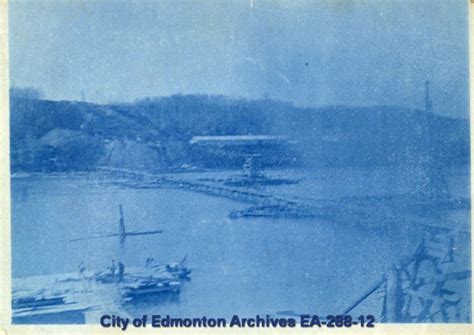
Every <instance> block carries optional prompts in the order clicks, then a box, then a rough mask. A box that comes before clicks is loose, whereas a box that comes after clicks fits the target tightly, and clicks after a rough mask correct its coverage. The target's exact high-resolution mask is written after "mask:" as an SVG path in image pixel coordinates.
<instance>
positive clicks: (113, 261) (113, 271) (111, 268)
mask: <svg viewBox="0 0 474 335" xmlns="http://www.w3.org/2000/svg"><path fill="white" fill-rule="evenodd" d="M115 270H117V268H116V267H115V260H114V259H112V266H111V267H110V274H111V275H112V278H115Z"/></svg>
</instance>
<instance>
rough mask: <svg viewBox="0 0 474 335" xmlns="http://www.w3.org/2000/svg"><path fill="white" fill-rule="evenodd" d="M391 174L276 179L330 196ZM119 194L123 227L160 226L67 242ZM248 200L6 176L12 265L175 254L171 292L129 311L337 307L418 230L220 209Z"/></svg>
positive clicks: (30, 267) (31, 267) (48, 267)
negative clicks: (180, 276) (177, 280)
mask: <svg viewBox="0 0 474 335" xmlns="http://www.w3.org/2000/svg"><path fill="white" fill-rule="evenodd" d="M326 172H327V171H326ZM196 175H199V174H196ZM304 175H305V176H308V174H307V173H305V174H304ZM315 175H316V174H315ZM380 175H383V176H385V177H384V178H382V179H381V177H380ZM453 175H454V176H455V177H453V178H452V180H455V179H456V178H458V179H457V180H455V181H454V182H452V185H455V186H452V188H453V189H456V191H455V192H456V193H460V194H461V195H466V194H468V193H467V192H468V187H467V186H466V185H467V180H468V179H467V178H468V177H467V175H462V174H459V173H454V174H453ZM188 177H189V176H188ZM344 178H346V180H344ZM374 178H378V179H377V180H375V181H374ZM397 178H399V176H398V177H396V176H395V177H394V175H393V174H392V173H386V171H385V172H383V173H382V172H380V171H378V172H377V171H375V170H371V171H368V170H360V171H358V170H351V171H347V170H344V171H339V172H337V171H333V173H329V174H327V175H326V176H325V177H324V178H313V179H312V178H307V180H306V181H305V180H303V181H301V183H302V184H304V183H306V184H307V185H309V186H308V188H307V191H303V189H302V190H301V191H298V190H296V189H295V188H294V187H293V188H291V187H290V186H287V187H286V189H285V188H282V189H281V190H284V191H282V193H286V192H288V193H291V192H293V193H295V192H300V193H301V194H299V195H300V196H301V197H308V196H310V195H311V192H313V193H317V194H318V197H319V198H325V197H330V198H333V199H337V198H338V197H337V196H335V194H336V195H337V194H339V195H341V194H345V195H348V194H349V195H350V194H352V195H357V193H358V192H359V193H364V194H365V193H370V192H375V193H377V192H380V193H383V192H392V193H393V192H401V193H402V192H405V191H407V190H406V189H404V187H400V183H397V180H398V179H397ZM388 180H391V181H388ZM384 183H385V184H384ZM409 184H410V183H406V182H404V183H402V185H409ZM317 185H319V186H317ZM371 185H372V186H371ZM456 185H457V186H456ZM274 187H278V186H274ZM318 187H319V189H318ZM394 187H398V189H397V190H395V188H394ZM375 188H377V190H375ZM405 188H406V187H405ZM387 190H388V191H387ZM453 192H454V191H453ZM277 193H278V192H277ZM282 195H284V194H282ZM119 204H122V205H123V208H124V215H125V223H126V226H127V229H128V230H151V229H163V230H164V232H163V234H158V235H149V236H136V237H127V239H126V241H125V243H124V244H123V245H121V244H120V243H119V240H118V238H102V239H90V240H81V241H76V242H71V241H70V239H75V238H80V237H87V236H92V235H96V234H98V233H116V232H117V231H118V218H119V214H118V205H119ZM248 206H249V204H245V203H241V202H237V201H234V200H229V199H224V198H219V197H212V196H209V195H205V194H200V193H193V192H187V191H184V190H179V189H132V188H121V187H116V186H110V185H109V186H106V185H104V184H103V183H102V182H101V179H100V178H99V177H98V176H94V175H82V176H81V175H63V176H47V175H36V176H29V177H22V178H13V179H12V272H13V276H14V277H24V276H33V275H42V274H53V273H63V272H77V271H78V265H79V263H80V262H84V264H85V265H86V268H87V269H89V270H103V269H105V268H107V267H108V266H110V263H111V260H112V259H115V260H122V262H123V263H124V264H125V266H126V267H127V266H143V265H144V264H145V261H146V259H147V258H149V257H153V258H154V259H155V260H156V261H158V262H159V263H169V262H174V261H179V260H181V259H182V258H183V257H184V256H185V255H187V258H188V265H189V266H190V267H191V268H192V269H193V272H192V274H191V278H192V279H191V280H190V281H189V282H187V283H185V285H184V288H183V290H182V292H181V294H180V297H179V300H176V301H168V302H164V303H158V302H157V303H147V304H143V305H138V306H135V307H133V308H131V309H130V311H129V312H130V313H132V314H137V315H141V314H143V313H153V314H160V313H161V314H170V315H173V316H186V317H199V316H203V315H206V316H212V317H220V316H223V317H228V316H230V315H233V314H239V315H241V316H252V315H255V314H272V313H276V312H278V311H296V312H301V313H302V312H308V313H320V314H324V313H327V314H337V313H340V312H342V311H343V310H344V309H345V308H346V307H348V306H349V305H350V304H351V303H352V302H354V300H356V299H357V298H358V297H359V296H360V295H361V294H362V293H363V291H365V290H366V289H367V288H368V287H369V286H370V285H371V284H372V283H373V282H375V281H377V280H378V279H379V278H381V276H382V275H383V274H384V272H385V271H387V269H389V268H390V267H391V266H393V264H394V263H395V262H396V261H397V259H399V257H401V256H403V255H406V254H409V253H410V252H412V251H413V249H414V248H415V246H416V244H417V243H418V241H419V236H418V235H417V232H416V227H413V228H410V227H406V226H402V225H401V226H399V227H398V226H395V227H391V229H388V230H377V229H361V228H360V227H358V226H357V225H347V224H343V223H337V222H336V223H334V222H332V223H330V222H325V221H323V220H320V219H315V218H306V219H268V218H248V219H238V220H231V219H229V217H228V214H229V212H230V211H232V210H239V209H244V208H246V207H248ZM465 217H468V216H465Z"/></svg>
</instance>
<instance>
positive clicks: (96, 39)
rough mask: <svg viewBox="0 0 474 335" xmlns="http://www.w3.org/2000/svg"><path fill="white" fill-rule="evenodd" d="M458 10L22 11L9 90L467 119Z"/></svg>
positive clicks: (463, 29)
mask: <svg viewBox="0 0 474 335" xmlns="http://www.w3.org/2000/svg"><path fill="white" fill-rule="evenodd" d="M467 3H468V1H467V0H466V1H464V0H456V1H455V0H428V1H423V0H416V1H415V0H412V1H408V0H399V1H392V0H385V1H384V0H373V1H368V0H367V1H362V0H353V1H351V0H319V1H318V0H315V1H303V0H300V1H298V0H296V1H295V0H293V1H291V0H271V1H270V0H268V1H260V0H239V1H231V0H198V1H181V0H175V1H171V0H170V1H159V2H152V1H140V2H138V1H85V0H84V1H80V0H68V1H65V0H60V1H51V0H49V1H41V2H34V1H18V0H11V1H10V3H9V36H10V41H9V47H10V80H11V83H10V85H11V86H14V87H34V88H38V89H40V90H41V91H42V92H43V95H44V97H45V98H47V99H52V100H81V99H85V100H86V101H91V102H98V103H106V102H127V101H134V100H136V99H140V98H144V97H155V96H168V95H172V94H209V95H214V94H219V95H226V96H230V97H242V98H250V99H255V98H271V99H277V100H282V101H289V102H291V103H293V104H295V105H297V106H305V107H322V106H332V105H346V106H375V105H389V106H403V107H408V108H420V109H421V108H423V106H424V82H425V81H426V80H430V82H431V89H432V92H431V95H432V101H433V110H434V111H435V112H436V113H438V114H442V115H450V116H453V117H467V115H468V44H467V41H468V22H467V19H468V16H467Z"/></svg>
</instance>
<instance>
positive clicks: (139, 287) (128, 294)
mask: <svg viewBox="0 0 474 335" xmlns="http://www.w3.org/2000/svg"><path fill="white" fill-rule="evenodd" d="M180 290H181V283H180V282H179V281H174V280H173V281H163V280H160V281H156V280H153V279H152V280H141V281H138V282H136V283H131V284H126V285H123V286H122V287H121V292H122V298H123V299H124V301H130V300H135V299H140V298H143V297H150V296H155V295H163V294H165V295H166V294H179V293H180Z"/></svg>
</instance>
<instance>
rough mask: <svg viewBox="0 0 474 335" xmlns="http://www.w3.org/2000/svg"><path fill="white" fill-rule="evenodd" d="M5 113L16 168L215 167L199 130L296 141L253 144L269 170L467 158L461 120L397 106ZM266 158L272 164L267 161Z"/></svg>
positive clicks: (195, 102) (180, 102)
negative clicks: (281, 145)
mask: <svg viewBox="0 0 474 335" xmlns="http://www.w3.org/2000/svg"><path fill="white" fill-rule="evenodd" d="M10 118H11V152H12V162H11V163H12V170H13V171H19V170H22V171H70V170H82V171H84V170H93V169H95V168H97V167H99V166H106V167H115V168H129V169H137V170H153V171H163V170H175V169H177V168H179V167H180V166H182V165H186V166H193V165H198V166H202V167H208V168H212V166H213V165H216V164H211V165H209V164H208V162H209V159H208V158H209V155H208V154H212V155H213V154H214V153H213V152H204V153H201V154H196V151H195V150H194V148H193V146H192V145H190V144H189V140H190V139H191V138H192V137H193V136H197V135H249V134H269V135H270V134H273V135H284V136H287V137H288V138H290V139H292V140H294V141H295V142H296V145H295V146H293V147H292V150H291V152H290V151H288V150H285V149H282V150H280V151H278V152H275V151H272V150H274V148H273V149H269V148H266V147H264V146H262V147H261V148H260V150H261V151H262V154H263V156H268V157H273V156H274V157H278V158H279V159H278V160H275V162H278V163H275V164H278V166H275V167H279V166H280V167H281V166H282V165H281V164H287V163H288V162H298V165H305V164H306V165H309V166H361V165H362V166H373V165H387V164H412V163H413V164H417V161H418V160H419V159H420V157H422V156H424V155H425V156H426V155H431V156H433V153H435V159H437V160H438V161H439V162H440V163H442V164H463V163H467V162H468V159H469V122H468V120H461V119H450V118H445V117H437V116H434V115H432V114H427V113H425V112H423V111H417V110H408V109H403V108H398V107H371V108H348V107H328V108H319V109H310V108H297V107H294V106H292V105H290V104H287V103H281V102H274V101H268V100H261V101H246V100H235V99H227V98H224V97H208V96H173V97H167V98H160V99H154V100H150V99H148V100H144V101H140V102H136V103H133V104H117V105H95V104H90V103H83V102H70V101H46V100H35V99H25V98H15V97H12V99H11V116H10ZM206 155H207V156H208V157H207V158H204V157H203V156H206ZM234 156H235V155H233V154H229V153H228V152H227V153H226V154H225V155H223V156H222V157H221V158H216V159H222V160H225V161H222V162H221V163H222V164H218V165H220V166H225V167H230V168H232V167H240V165H241V162H242V157H234ZM206 160H207V161H206ZM266 161H267V165H270V166H269V167H271V164H272V161H273V160H272V159H268V160H266ZM282 162H283V163H282ZM285 162H287V163H285ZM211 163H213V162H211ZM214 163H215V162H214ZM288 164H290V163H288ZM208 165H209V166H208Z"/></svg>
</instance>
